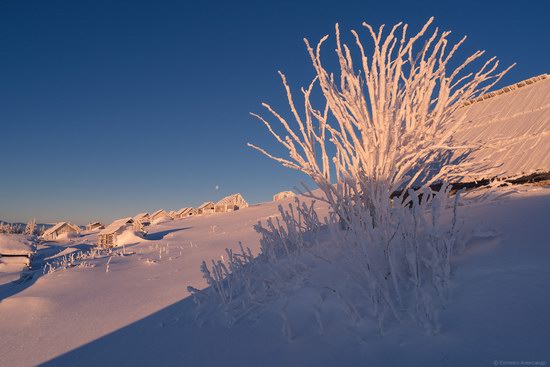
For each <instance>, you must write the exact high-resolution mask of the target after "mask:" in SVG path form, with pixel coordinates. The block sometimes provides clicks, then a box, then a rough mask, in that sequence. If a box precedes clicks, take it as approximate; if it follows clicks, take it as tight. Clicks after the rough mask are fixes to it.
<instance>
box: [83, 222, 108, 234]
mask: <svg viewBox="0 0 550 367" xmlns="http://www.w3.org/2000/svg"><path fill="white" fill-rule="evenodd" d="M97 229H105V226H104V225H103V224H102V223H101V222H92V223H88V224H87V225H86V231H88V232H91V231H95V230H97Z"/></svg>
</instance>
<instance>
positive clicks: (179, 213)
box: [176, 207, 193, 215]
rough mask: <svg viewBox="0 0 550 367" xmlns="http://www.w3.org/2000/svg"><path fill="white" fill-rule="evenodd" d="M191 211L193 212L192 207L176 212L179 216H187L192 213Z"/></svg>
mask: <svg viewBox="0 0 550 367" xmlns="http://www.w3.org/2000/svg"><path fill="white" fill-rule="evenodd" d="M191 210H193V208H191V207H185V208H181V209H180V210H178V211H177V212H176V214H178V215H181V214H185V213H188V212H190V211H191Z"/></svg>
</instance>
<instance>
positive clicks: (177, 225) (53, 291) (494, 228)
mask: <svg viewBox="0 0 550 367" xmlns="http://www.w3.org/2000/svg"><path fill="white" fill-rule="evenodd" d="M507 190H509V189H507ZM291 201H292V200H291V199H287V200H286V201H284V202H283V204H285V203H288V202H291ZM277 205H278V203H266V204H260V205H256V206H251V207H250V208H247V209H244V210H241V211H237V212H233V213H227V214H215V215H210V216H203V217H191V218H186V219H182V220H175V221H171V222H168V223H163V224H159V225H156V226H150V227H147V230H148V231H149V234H148V236H147V238H146V239H139V238H136V241H137V242H136V243H134V244H128V245H127V246H125V248H124V252H125V253H126V256H114V257H112V259H111V260H110V261H109V257H108V256H101V257H100V258H96V259H90V260H87V263H86V266H81V267H72V268H67V269H59V270H57V271H55V272H53V273H51V274H45V275H43V273H42V271H41V270H36V271H35V272H34V276H33V277H32V278H31V279H30V280H27V281H23V282H21V283H18V284H14V283H6V284H3V285H0V299H1V300H2V301H1V302H0V335H1V336H2V337H1V338H0V365H1V366H30V365H37V364H42V363H46V364H47V365H52V366H59V365H61V366H85V365H94V366H99V365H101V366H120V365H127V366H151V365H181V366H205V365H206V366H209V365H212V366H213V365H227V366H259V365H261V366H335V365H338V366H357V365H373V366H403V365H408V366H410V365H438V366H491V365H494V363H495V362H494V361H522V360H523V361H546V363H547V364H548V363H550V313H549V312H548V310H549V309H550V292H549V284H550V263H549V261H548V259H549V258H550V240H549V238H550V237H549V235H548V229H549V225H550V210H549V208H550V188H548V187H522V188H520V189H518V192H513V191H512V194H510V195H508V196H506V197H504V198H501V199H498V200H496V201H493V202H486V203H482V204H473V205H471V206H468V207H462V210H463V211H464V212H463V214H464V216H465V217H466V218H467V225H468V226H469V228H472V231H474V229H475V231H478V232H479V233H480V234H481V235H480V236H476V237H474V238H472V239H471V240H470V242H469V243H468V245H467V247H466V249H465V250H464V251H463V252H462V253H461V254H460V255H459V256H457V257H456V258H455V261H454V264H455V270H454V276H453V297H452V298H453V300H452V302H451V304H450V306H449V307H448V308H447V309H445V310H443V311H442V313H441V322H442V330H441V333H440V335H436V336H430V335H426V334H425V333H424V332H423V331H422V330H421V329H419V328H418V326H417V325H415V324H413V323H412V322H410V321H408V320H404V321H403V322H402V324H397V323H395V324H392V325H390V326H389V327H388V329H387V330H386V334H385V336H383V337H381V336H380V334H379V333H378V332H376V330H375V328H373V330H372V332H369V331H368V328H367V329H366V330H367V332H361V333H358V332H357V331H356V329H354V328H353V327H351V326H350V325H349V320H348V318H347V317H346V315H345V314H343V313H338V312H328V313H327V314H323V315H322V317H323V318H324V331H323V333H320V331H319V330H318V327H317V324H316V322H315V318H314V313H313V310H311V309H309V308H307V307H301V305H302V304H308V303H307V302H302V301H304V300H306V299H307V298H308V297H310V295H309V293H308V291H307V285H306V287H304V290H303V291H297V292H296V293H295V294H290V295H289V299H288V300H280V302H281V304H283V303H285V302H287V303H288V305H287V306H286V310H287V314H288V322H289V325H290V327H291V328H292V338H291V340H289V339H288V338H287V336H285V334H284V333H283V332H282V329H283V323H282V320H281V318H280V317H278V314H276V313H274V312H271V310H270V309H269V308H266V309H264V310H260V311H258V312H251V314H250V315H249V316H248V317H244V318H242V319H241V320H240V321H239V322H237V323H236V324H235V325H234V326H233V327H231V328H228V327H227V326H226V325H224V324H223V323H221V322H219V320H220V317H218V315H212V320H206V321H205V319H204V318H201V319H200V322H197V320H195V316H196V314H195V310H196V308H195V305H194V303H193V302H192V300H191V298H190V297H189V294H188V292H187V290H186V287H187V285H193V286H196V287H204V286H205V282H204V280H203V279H202V277H201V273H200V271H199V266H200V263H201V261H202V260H203V259H206V260H207V259H219V257H220V256H222V255H224V249H225V247H232V248H234V249H236V248H237V247H238V241H242V242H243V244H244V245H245V246H248V247H250V248H251V249H252V251H253V252H254V253H257V251H258V249H259V245H258V239H259V236H258V235H257V234H256V233H255V232H254V231H253V229H252V225H253V224H255V223H257V221H259V220H266V219H267V218H268V217H270V216H274V215H276V214H277ZM483 233H488V235H487V236H484V235H482V234H483ZM95 236H96V234H91V235H88V236H87V237H83V238H80V239H79V240H78V241H76V242H72V243H71V244H70V246H69V247H67V246H66V244H63V243H47V244H45V245H41V246H40V247H39V251H38V254H37V256H36V258H35V263H36V265H38V263H40V264H42V263H43V262H44V261H46V260H45V259H46V258H50V260H51V259H52V258H53V259H55V258H59V257H60V256H61V255H64V254H65V255H66V254H70V253H77V252H78V251H86V250H88V249H89V247H90V246H89V245H90V244H92V243H93V242H94V241H95ZM118 251H119V252H123V251H122V249H120V250H118ZM107 262H109V266H107ZM279 306H280V305H279ZM274 307H275V306H274Z"/></svg>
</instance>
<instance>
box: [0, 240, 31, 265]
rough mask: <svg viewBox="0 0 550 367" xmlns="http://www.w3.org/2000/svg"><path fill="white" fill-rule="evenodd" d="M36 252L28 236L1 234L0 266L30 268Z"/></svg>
mask: <svg viewBox="0 0 550 367" xmlns="http://www.w3.org/2000/svg"><path fill="white" fill-rule="evenodd" d="M34 252H35V246H34V243H33V241H31V240H30V239H29V237H28V236H27V235H22V234H13V233H11V234H9V233H0V265H15V266H20V267H24V266H27V267H30V265H31V257H32V255H33V254H34ZM0 267H1V266H0Z"/></svg>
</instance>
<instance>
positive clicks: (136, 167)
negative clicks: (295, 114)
mask: <svg viewBox="0 0 550 367" xmlns="http://www.w3.org/2000/svg"><path fill="white" fill-rule="evenodd" d="M549 10H550V8H549V5H548V2H547V1H515V2H504V1H460V2H457V1H430V2H426V1H424V2H423V1H412V0H411V1H319V0H318V1H253V2H239V1H231V2H229V1H223V2H222V1H220V2H208V1H198V2H188V1H136V0H132V1H112V0H110V1H103V0H93V1H69V0H67V1H55V0H48V1H43V0H37V1H26V0H3V1H1V2H0V70H1V72H0V125H1V129H0V157H1V159H2V165H1V167H2V169H1V170H0V219H2V220H9V221H26V220H27V219H28V218H30V217H36V218H37V220H39V221H41V222H53V221H57V220H63V219H68V220H72V221H75V222H77V223H80V224H83V223H86V222H88V221H90V220H93V219H101V220H104V221H110V220H112V219H114V218H116V217H120V216H125V215H134V214H136V213H137V212H139V211H151V210H155V209H157V208H166V209H178V208H180V207H183V206H188V205H197V204H200V203H201V202H203V201H206V200H209V199H213V200H217V199H219V198H221V197H222V196H224V195H227V194H230V193H233V192H241V193H242V194H243V195H244V196H245V198H246V199H248V200H249V201H250V202H252V203H254V202H260V201H266V200H269V199H270V198H271V196H272V195H273V193H275V192H277V191H280V190H285V189H289V188H292V187H293V186H294V185H296V184H297V182H299V181H300V180H302V179H303V176H301V175H300V174H298V173H295V172H292V171H290V170H288V169H285V168H282V167H279V166H278V164H276V163H274V162H271V161H270V160H268V159H267V158H264V157H263V156H261V155H260V154H258V153H256V152H255V151H252V150H251V149H250V148H247V147H246V143H247V142H254V143H257V144H259V145H261V146H265V147H266V148H272V150H273V151H275V152H282V151H281V149H280V148H278V147H277V145H276V144H275V143H274V142H273V141H272V139H271V138H270V137H269V135H268V133H267V132H266V131H265V129H264V128H263V126H262V125H260V124H259V123H258V122H257V121H255V120H254V119H253V118H252V117H250V116H249V115H248V113H249V112H250V111H256V112H257V111H262V108H261V106H260V102H261V101H264V100H265V101H268V102H270V103H271V104H272V105H273V106H275V107H279V108H280V109H282V111H283V112H285V113H286V112H287V110H286V109H285V106H286V104H285V95H284V91H283V89H282V87H281V85H280V80H279V78H278V76H277V74H276V71H277V70H279V69H280V70H283V71H284V72H285V73H286V74H287V77H288V79H289V82H290V83H291V84H292V85H293V86H294V87H295V88H298V87H300V86H302V85H304V84H306V83H308V81H309V80H310V79H311V77H312V76H313V71H312V67H311V65H310V62H309V60H308V56H307V54H306V52H305V47H304V44H303V41H302V38H303V37H308V38H309V39H310V40H311V41H313V42H317V40H318V39H319V38H320V37H322V36H323V35H324V34H327V33H331V34H332V33H333V29H334V24H335V23H336V22H340V24H341V27H342V29H343V30H344V31H346V32H347V31H348V30H349V29H350V28H355V29H360V28H361V27H360V24H361V22H362V21H364V20H366V21H368V22H369V23H371V24H373V25H375V26H379V25H380V24H382V23H386V24H388V25H389V24H393V23H395V22H397V21H400V20H403V21H406V22H408V23H409V24H410V25H411V26H412V27H413V29H415V30H417V29H418V27H419V26H420V25H421V24H423V23H424V22H425V21H426V20H427V19H428V18H429V17H430V16H431V15H434V16H435V17H436V25H438V26H440V27H441V28H444V29H451V30H453V32H454V35H455V39H458V38H459V36H462V35H464V34H467V35H469V40H468V41H467V45H466V46H465V47H464V49H463V52H462V53H461V54H460V56H462V57H464V56H466V53H468V52H469V53H471V52H473V51H475V50H476V49H486V50H487V51H488V55H496V56H498V57H499V58H500V60H501V61H502V62H503V64H504V65H509V64H511V63H513V62H517V63H518V66H517V67H516V68H515V69H514V70H513V71H512V72H511V73H510V74H509V75H508V76H507V77H506V79H505V81H504V84H510V83H513V82H517V81H519V80H522V79H525V78H528V77H531V76H534V75H538V74H541V73H544V72H548V60H549V56H550V55H549V47H548V39H549V31H548V20H547V16H548V14H549ZM333 45H334V44H333V43H328V44H327V47H326V48H325V54H326V55H327V60H328V59H329V58H330V56H331V52H332V49H333ZM216 185H219V187H220V188H219V190H215V186H216Z"/></svg>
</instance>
